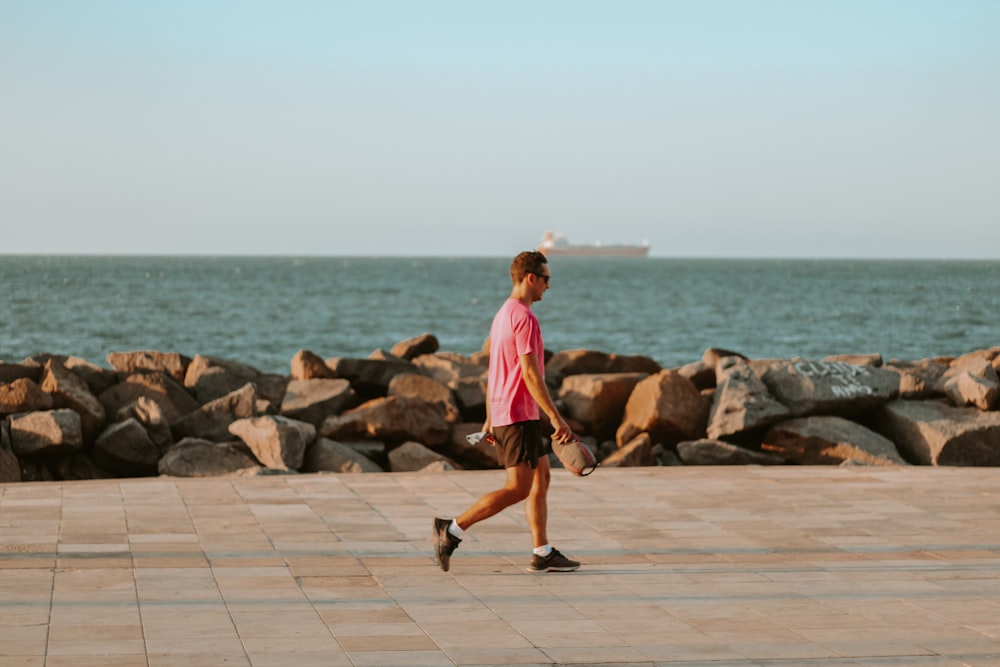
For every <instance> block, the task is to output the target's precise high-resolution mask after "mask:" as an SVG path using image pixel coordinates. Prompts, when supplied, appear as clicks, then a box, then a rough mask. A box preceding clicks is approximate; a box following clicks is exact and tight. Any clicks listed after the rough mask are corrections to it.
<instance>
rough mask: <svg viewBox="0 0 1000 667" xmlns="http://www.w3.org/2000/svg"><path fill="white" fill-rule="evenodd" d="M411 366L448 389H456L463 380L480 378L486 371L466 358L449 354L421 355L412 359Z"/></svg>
mask: <svg viewBox="0 0 1000 667" xmlns="http://www.w3.org/2000/svg"><path fill="white" fill-rule="evenodd" d="M413 364H414V365H415V366H416V367H417V368H418V369H420V370H419V371H418V372H420V373H423V374H424V375H427V376H428V377H432V378H434V379H435V380H437V381H438V382H440V383H442V384H444V385H446V386H447V387H448V388H450V389H455V388H456V387H458V383H459V382H461V381H462V380H463V379H465V378H477V379H479V378H482V377H483V376H485V375H486V369H485V368H484V367H482V366H480V365H479V364H477V363H473V362H472V361H469V360H468V359H467V358H465V357H463V356H461V355H458V354H453V353H450V352H439V353H437V354H422V355H420V356H419V357H415V358H414V359H413Z"/></svg>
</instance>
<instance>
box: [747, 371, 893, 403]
mask: <svg viewBox="0 0 1000 667" xmlns="http://www.w3.org/2000/svg"><path fill="white" fill-rule="evenodd" d="M749 363H750V367H751V368H753V369H754V371H755V372H756V373H757V375H758V376H759V377H760V379H761V380H763V381H764V384H765V385H766V386H767V389H768V391H770V392H771V395H772V396H774V397H775V398H777V399H778V400H779V401H780V402H781V403H782V404H784V405H785V406H786V407H787V408H788V409H789V410H790V411H791V413H792V416H794V417H802V416H807V415H817V414H837V415H841V416H844V415H852V414H858V413H862V412H866V411H868V410H872V409H874V408H876V407H878V406H879V405H881V404H883V403H885V402H887V401H889V400H890V399H892V398H895V397H896V396H897V395H898V394H899V375H898V374H897V373H894V372H892V371H889V370H884V369H881V368H874V367H871V366H852V365H851V364H846V363H844V362H842V361H807V360H801V359H781V360H776V361H775V360H762V361H751V362H749Z"/></svg>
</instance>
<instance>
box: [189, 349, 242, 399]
mask: <svg viewBox="0 0 1000 667" xmlns="http://www.w3.org/2000/svg"><path fill="white" fill-rule="evenodd" d="M260 375H261V372H260V371H259V370H257V369H256V368H254V367H253V366H248V365H247V364H242V363H240V362H238V361H230V360H228V359H220V358H218V357H206V356H202V355H200V354H198V355H195V357H194V359H192V360H191V363H190V364H188V367H187V372H186V373H185V374H184V386H185V387H187V388H188V390H189V391H191V393H193V394H194V395H195V397H197V399H198V402H199V403H202V404H204V403H208V402H209V401H214V400H215V399H217V398H221V397H223V396H225V395H227V394H230V393H232V392H234V391H236V390H237V389H239V388H240V387H242V386H244V385H246V384H247V383H250V382H254V381H255V380H257V378H258V377H260Z"/></svg>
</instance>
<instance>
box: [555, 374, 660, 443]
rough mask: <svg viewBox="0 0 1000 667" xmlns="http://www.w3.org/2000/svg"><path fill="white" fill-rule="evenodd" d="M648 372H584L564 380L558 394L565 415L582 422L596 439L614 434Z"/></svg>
mask: <svg viewBox="0 0 1000 667" xmlns="http://www.w3.org/2000/svg"><path fill="white" fill-rule="evenodd" d="M646 377H648V375H647V374H646V373H581V374H578V375H570V376H568V377H567V378H566V379H564V380H563V383H562V387H561V388H560V389H559V393H558V394H557V396H558V398H559V400H560V401H561V402H562V405H563V414H564V416H566V417H569V418H570V419H575V420H576V421H578V422H580V423H582V424H583V425H584V426H585V427H586V429H587V432H588V433H589V434H591V435H593V436H594V437H595V438H599V439H604V438H609V437H614V434H615V430H616V429H617V428H618V425H619V424H621V422H622V417H623V416H624V414H625V404H626V403H628V398H629V396H630V395H631V394H632V390H634V389H635V386H636V385H637V384H639V382H640V381H642V380H643V379H644V378H646Z"/></svg>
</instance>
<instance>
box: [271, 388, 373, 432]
mask: <svg viewBox="0 0 1000 667" xmlns="http://www.w3.org/2000/svg"><path fill="white" fill-rule="evenodd" d="M356 402H357V395H356V394H355V393H354V390H353V389H352V388H351V383H350V382H349V381H347V380H344V379H342V378H341V379H313V380H292V381H291V382H289V383H288V390H287V391H286V392H285V397H284V399H282V401H281V410H280V412H281V414H282V415H284V416H285V417H289V418H291V419H297V420H299V421H304V422H309V423H310V424H312V425H313V426H316V427H317V428H318V427H320V426H322V425H323V422H324V421H326V419H327V417H332V416H334V415H338V414H340V413H341V412H343V411H344V410H345V409H347V408H349V407H353V406H354V404H355V403H356Z"/></svg>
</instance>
